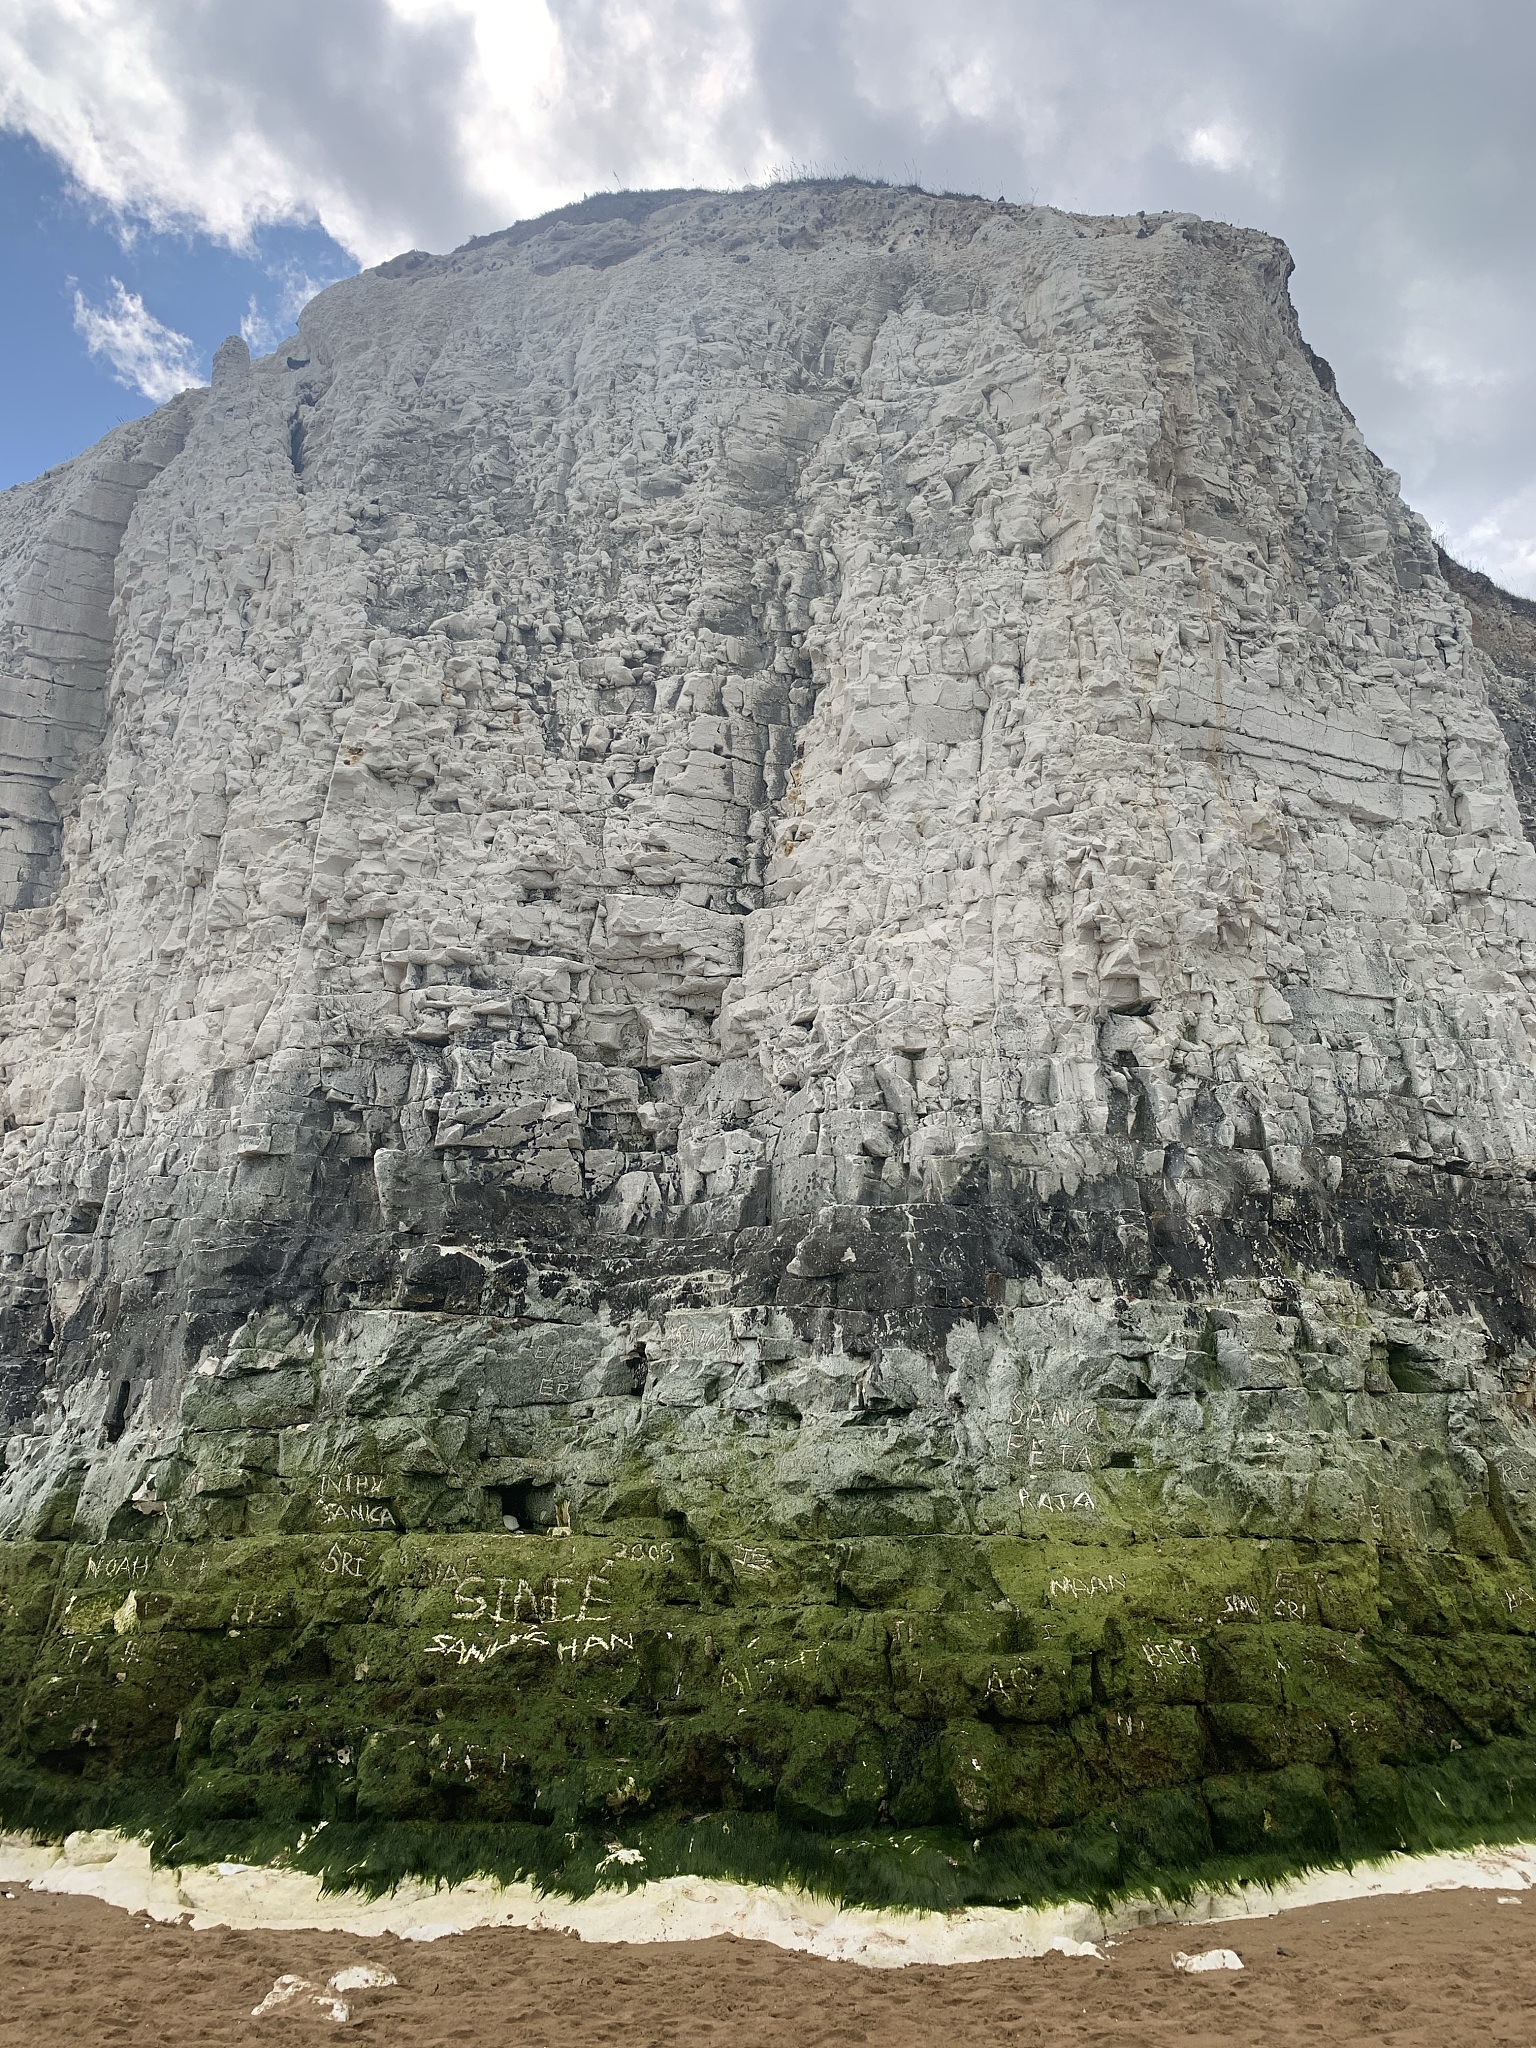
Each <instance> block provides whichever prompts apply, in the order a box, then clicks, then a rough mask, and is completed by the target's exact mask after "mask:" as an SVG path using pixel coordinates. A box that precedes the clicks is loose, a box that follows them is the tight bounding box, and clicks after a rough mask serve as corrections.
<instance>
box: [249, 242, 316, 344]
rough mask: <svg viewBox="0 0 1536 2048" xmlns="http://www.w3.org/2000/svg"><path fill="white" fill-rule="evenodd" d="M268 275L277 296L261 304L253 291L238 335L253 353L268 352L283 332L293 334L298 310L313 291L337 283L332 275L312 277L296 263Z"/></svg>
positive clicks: (301, 310)
mask: <svg viewBox="0 0 1536 2048" xmlns="http://www.w3.org/2000/svg"><path fill="white" fill-rule="evenodd" d="M269 275H270V276H271V277H272V281H273V283H274V285H275V286H276V287H277V292H276V297H275V298H273V299H272V300H271V301H270V302H269V303H267V304H265V305H264V304H263V303H262V301H261V300H260V299H259V298H258V297H257V296H256V294H255V293H254V292H252V293H251V295H250V297H249V299H248V300H247V301H246V307H245V313H244V316H243V317H242V319H241V322H240V333H241V337H242V339H243V340H244V342H245V345H246V347H247V348H248V349H249V350H250V351H251V354H252V355H253V356H260V355H270V353H271V352H272V350H273V349H275V348H276V347H277V344H278V343H279V342H280V341H281V340H282V339H283V338H284V336H285V335H289V334H292V333H293V331H294V328H295V327H296V326H297V324H298V318H299V315H300V313H302V312H303V310H304V308H305V307H306V306H307V305H308V304H309V302H310V300H311V299H312V298H313V297H314V296H315V294H316V293H317V292H323V291H324V290H325V288H326V286H327V285H328V284H334V283H335V282H336V280H335V278H333V277H323V278H322V277H311V276H310V274H309V272H308V271H307V270H301V269H300V268H299V267H298V265H296V264H289V265H288V266H286V267H285V268H283V269H280V270H276V271H273V272H270V273H269Z"/></svg>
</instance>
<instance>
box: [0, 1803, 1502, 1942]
mask: <svg viewBox="0 0 1536 2048" xmlns="http://www.w3.org/2000/svg"><path fill="white" fill-rule="evenodd" d="M3 1884H22V1885H27V1886H30V1887H31V1889H32V1890H34V1891H39V1892H66V1893H72V1894H74V1895H76V1896H80V1897H85V1898H92V1899H100V1900H102V1901H103V1902H104V1903H105V1904H107V1905H111V1906H121V1907H123V1908H124V1909H126V1910H127V1911H129V1912H134V1913H146V1914H148V1915H149V1916H150V1918H152V1919H155V1920H182V1919H185V1920H187V1921H188V1922H189V1924H190V1925H191V1926H192V1927H194V1928H205V1927H228V1928H247V1929H249V1928H265V1929H277V1928H311V1929H316V1930H321V1931H334V1932H339V1933H347V1934H357V1935H368V1934H395V1935H399V1936H402V1937H404V1938H405V1939H406V1940H408V1941H436V1940H439V1939H441V1938H442V1937H444V1936H446V1935H452V1934H462V1933H465V1932H467V1931H468V1930H469V1929H471V1928H477V1927H521V1928H529V1929H536V1930H547V1931H551V1932H558V1933H568V1934H577V1935H580V1937H581V1939H582V1940H583V1941H598V1942H656V1941H706V1940H708V1939H710V1938H711V1937H713V1936H716V1935H724V1934H732V1935H736V1936H738V1937H739V1938H741V1939H743V1940H748V1941H766V1942H771V1943H772V1944H773V1945H774V1946H775V1947H778V1948H786V1949H800V1950H803V1951H804V1952H805V1953H807V1954H809V1955H815V1956H823V1957H826V1958H828V1959H829V1960H831V1961H836V1962H849V1963H859V1964H861V1965H863V1966H864V1967H865V1968H866V1969H877V1970H881V1969H899V1968H902V1967H904V1966H905V1965H907V1964H912V1963H981V1962H997V1961H1003V1960H1006V1959H1009V1958H1022V1957H1030V1956H1043V1955H1049V1954H1052V1953H1055V1954H1059V1955H1069V1956H1088V1957H1092V1956H1094V1955H1095V1954H1096V1953H1097V1952H1098V1949H1099V1946H1100V1944H1101V1943H1103V1942H1105V1941H1106V1940H1111V1939H1113V1938H1114V1937H1115V1936H1117V1935H1121V1934H1126V1933H1128V1932H1130V1931H1131V1930H1132V1929H1133V1928H1138V1927H1154V1926H1174V1925H1177V1926H1186V1925H1189V1926H1200V1925H1209V1924H1212V1923H1215V1922H1218V1921H1229V1920H1244V1919H1263V1918H1267V1917H1269V1916H1270V1915H1272V1914H1275V1913H1282V1912H1286V1911H1288V1910H1290V1909H1292V1908H1295V1907H1298V1906H1320V1905H1328V1904H1336V1903H1339V1902H1341V1901H1344V1900H1350V1899H1371V1898H1384V1897H1389V1896H1397V1895H1403V1894H1407V1893H1413V1892H1430V1891H1456V1890H1476V1891H1495V1892H1519V1891H1527V1890H1530V1889H1532V1888H1536V1843H1531V1842H1520V1843H1515V1844H1510V1845H1506V1846H1504V1847H1502V1848H1485V1849H1463V1850H1455V1851H1447V1852H1445V1853H1443V1854H1437V1855H1427V1856H1404V1855H1400V1856H1389V1857H1387V1858H1385V1859H1384V1860H1383V1861H1382V1862H1380V1863H1370V1864H1358V1865H1356V1866H1354V1867H1353V1868H1349V1869H1345V1868H1340V1869H1332V1870H1317V1871H1312V1872H1309V1873H1308V1874H1307V1875H1305V1876H1303V1877H1296V1878H1291V1879H1288V1880H1287V1881H1286V1882H1285V1883H1283V1884H1279V1885H1273V1886H1270V1885H1260V1884H1252V1885H1240V1886H1237V1887H1235V1888H1234V1889H1232V1890H1229V1891H1221V1892H1215V1891H1213V1892H1197V1893H1196V1894H1194V1895H1193V1897H1191V1898H1189V1899H1186V1900H1181V1901H1179V1902H1178V1903H1176V1904H1173V1903H1170V1902H1168V1901H1167V1900H1162V1899H1150V1898H1149V1899H1130V1900H1126V1901H1124V1902H1122V1903H1121V1904H1119V1905H1117V1906H1114V1907H1111V1908H1110V1909H1109V1910H1108V1911H1107V1912H1101V1911H1100V1910H1099V1909H1098V1908H1097V1907H1095V1906H1092V1905H1089V1904H1087V1903H1086V1902H1081V1903H1069V1904H1066V1905H1060V1906H1046V1907H1035V1906H1020V1907H997V1906H968V1907H965V1908H963V1909H962V1910H960V1911H958V1912H954V1913H934V1912H900V1911H896V1910H894V1909H875V1908H870V1907H864V1906H838V1905H834V1904H832V1903H830V1902H829V1901H827V1900H824V1899H816V1898H812V1897H810V1896H808V1895H807V1894H806V1893H804V1892H796V1891H787V1890H782V1891H781V1890H778V1889H775V1888H773V1887H771V1886H768V1885H745V1884H730V1883H725V1882H723V1881H721V1880H718V1879H714V1878H697V1877H667V1878H659V1879H656V1880H655V1881H653V1882H651V1883H647V1884H642V1885H639V1886H637V1887H636V1888H635V1890H633V1891H628V1892H626V1891H608V1892H599V1893H597V1894H596V1895H595V1896H594V1897H592V1898H589V1899H563V1898H556V1897H550V1896H544V1895H540V1894H539V1893H537V1892H535V1891H534V1889H533V1887H532V1886H531V1885H528V1884H510V1885H504V1884H498V1883H496V1882H495V1881H493V1880H491V1879H488V1878H475V1879H471V1880H470V1881H469V1882H467V1883H464V1884H456V1885H442V1886H433V1885H428V1884H422V1883H418V1882H416V1881H414V1880H407V1881H406V1882H405V1883H403V1884H401V1885H399V1886H398V1887H397V1888H396V1890H394V1891H393V1892H391V1893H389V1894H388V1895H387V1896H386V1897H384V1898H380V1899H369V1898H365V1897H364V1896H363V1895H362V1894H361V1893H359V1892H329V1893H322V1892H321V1889H320V1880H319V1879H318V1878H316V1877H310V1876H307V1875H306V1874H304V1873H303V1872H298V1871H291V1870H273V1869H268V1868H258V1867H254V1866H252V1865H248V1864H238V1863H220V1864H192V1865H187V1866H185V1867H183V1868H176V1869H173V1868H170V1867H159V1868H157V1867H155V1866H154V1865H152V1864H151V1863H150V1860H149V1851H148V1850H147V1848H146V1847H145V1846H144V1844H143V1843H142V1842H137V1841H133V1840H130V1839H127V1838H125V1837H124V1836H121V1835H119V1834H117V1833H115V1832H114V1831H113V1830H111V1829H105V1828H102V1829H94V1830H87V1831H82V1832H81V1833H78V1834H73V1835H71V1836H69V1837H68V1839H67V1840H66V1841H65V1843H64V1845H63V1847H62V1848H59V1847H56V1846H51V1845H45V1844H41V1843H37V1842H33V1841H30V1840H28V1839H27V1838H26V1837H25V1836H21V1835H0V1885H3Z"/></svg>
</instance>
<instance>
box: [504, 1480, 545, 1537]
mask: <svg viewBox="0 0 1536 2048" xmlns="http://www.w3.org/2000/svg"><path fill="white" fill-rule="evenodd" d="M493 1491H494V1492H495V1493H496V1495H497V1497H498V1498H499V1499H500V1501H501V1526H502V1527H503V1528H504V1529H506V1530H507V1531H509V1533H511V1534H513V1535H516V1534H517V1533H518V1532H519V1531H520V1530H528V1529H549V1528H553V1526H554V1524H555V1522H556V1520H557V1519H558V1509H557V1507H556V1502H555V1489H554V1488H553V1487H552V1486H535V1485H534V1484H532V1482H531V1481H529V1480H518V1481H516V1482H515V1483H513V1482H509V1483H506V1484H503V1485H501V1486H498V1487H495V1488H494V1489H493Z"/></svg>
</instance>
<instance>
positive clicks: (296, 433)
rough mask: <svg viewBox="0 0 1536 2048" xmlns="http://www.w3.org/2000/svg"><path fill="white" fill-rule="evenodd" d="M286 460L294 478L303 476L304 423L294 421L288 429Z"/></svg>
mask: <svg viewBox="0 0 1536 2048" xmlns="http://www.w3.org/2000/svg"><path fill="white" fill-rule="evenodd" d="M288 460H289V461H290V462H291V463H292V464H293V473H294V475H295V476H302V475H303V474H304V422H303V421H302V420H295V421H294V423H293V425H292V426H291V427H290V428H289V429H288Z"/></svg>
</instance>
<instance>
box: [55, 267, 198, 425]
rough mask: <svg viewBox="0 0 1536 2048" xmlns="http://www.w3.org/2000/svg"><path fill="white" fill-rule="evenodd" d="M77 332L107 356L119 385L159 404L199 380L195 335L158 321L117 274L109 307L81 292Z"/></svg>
mask: <svg viewBox="0 0 1536 2048" xmlns="http://www.w3.org/2000/svg"><path fill="white" fill-rule="evenodd" d="M75 332H76V333H77V334H79V335H81V336H82V337H83V338H84V341H85V345H86V347H87V348H88V349H89V350H90V352H91V354H92V355H93V356H105V357H106V359H107V361H108V362H109V363H110V364H111V365H112V374H113V376H114V377H115V378H116V379H117V381H118V383H119V384H123V385H126V386H127V388H128V389H129V390H130V391H138V392H142V393H143V395H144V397H145V398H151V399H153V400H154V401H155V402H156V404H161V403H163V402H164V400H166V399H167V398H174V397H175V396H176V394H177V392H178V391H185V390H186V388H187V386H188V385H189V384H196V383H197V382H198V363H197V350H196V348H195V347H194V345H193V343H192V341H191V339H190V338H189V337H188V336H187V335H185V334H179V333H178V332H177V331H176V329H175V328H174V327H167V326H166V324H165V322H164V321H163V320H157V319H156V318H155V316H154V314H153V313H151V312H150V310H149V308H148V307H147V306H146V305H145V303H144V301H143V300H142V299H141V298H140V297H139V295H138V293H137V292H131V291H129V290H128V288H127V286H126V285H124V284H123V283H122V282H121V281H120V280H119V279H117V278H115V277H114V278H113V280H112V296H111V298H110V300H109V301H108V302H107V304H106V305H105V306H93V305H92V304H91V303H90V301H89V300H88V299H87V298H86V296H85V294H84V293H83V292H81V291H76V293H75Z"/></svg>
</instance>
